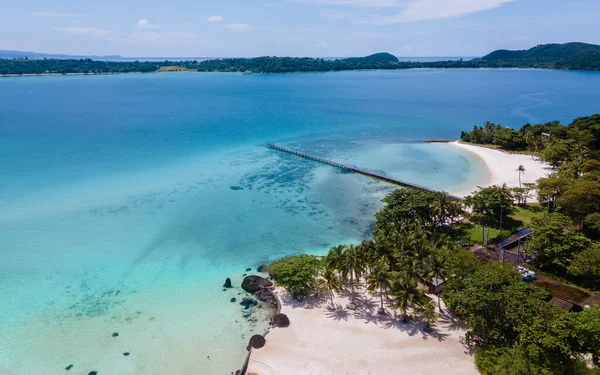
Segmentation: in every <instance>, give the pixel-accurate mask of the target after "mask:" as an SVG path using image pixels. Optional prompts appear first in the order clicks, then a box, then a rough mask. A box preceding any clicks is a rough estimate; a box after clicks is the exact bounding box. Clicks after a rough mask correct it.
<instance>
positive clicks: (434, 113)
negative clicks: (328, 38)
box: [0, 71, 600, 375]
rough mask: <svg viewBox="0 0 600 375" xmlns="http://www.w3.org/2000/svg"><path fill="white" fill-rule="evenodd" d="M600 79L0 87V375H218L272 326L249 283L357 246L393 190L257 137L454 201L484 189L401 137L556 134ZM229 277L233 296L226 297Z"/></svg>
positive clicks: (350, 78)
mask: <svg viewBox="0 0 600 375" xmlns="http://www.w3.org/2000/svg"><path fill="white" fill-rule="evenodd" d="M474 77H475V78H474ZM598 83H600V75H593V74H591V75H590V74H579V73H565V72H530V71H515V72H509V71H461V72H457V71H413V72H354V73H339V74H298V75H274V76H268V75H267V76H263V75H252V76H241V75H232V74H224V75H219V74H189V75H187V74H185V75H184V74H182V75H176V74H173V75H168V74H156V75H123V76H110V77H37V78H23V79H21V78H18V79H6V80H4V79H3V80H0V103H2V104H0V161H1V162H0V176H2V179H3V180H2V184H0V299H1V300H2V303H1V304H0V373H2V374H9V375H13V374H14V375H16V374H19V375H20V374H33V373H51V374H55V373H63V372H64V371H65V370H64V368H65V367H66V366H67V365H69V364H73V365H74V367H73V369H72V370H71V371H72V372H75V373H88V372H90V371H92V370H96V371H98V374H99V375H104V374H144V375H148V374H150V375H152V374H167V373H182V374H187V373H199V374H227V373H230V372H231V371H234V370H236V369H237V368H239V366H240V365H241V362H242V361H243V358H244V356H245V353H246V351H245V347H246V344H247V340H248V338H249V337H250V336H251V335H252V334H255V333H262V332H263V331H264V329H265V328H266V325H267V322H266V320H265V314H266V311H265V310H264V308H258V307H256V308H251V309H249V310H244V309H243V308H242V306H240V305H239V304H238V303H237V302H239V301H240V299H241V298H242V297H243V296H244V295H245V293H243V292H242V291H241V289H239V288H237V286H238V285H239V284H240V282H241V280H242V278H243V274H244V273H246V272H245V269H246V268H248V267H250V268H253V269H256V267H257V266H258V265H260V264H262V263H268V262H270V261H271V260H273V259H276V258H279V257H282V256H286V255H290V254H296V253H301V252H310V253H313V254H323V253H324V252H325V251H326V250H327V249H328V248H329V247H330V246H332V245H335V244H339V243H347V242H359V241H360V240H362V239H363V238H365V237H368V236H369V228H370V227H371V226H372V224H373V214H374V213H375V212H376V211H377V210H378V209H379V208H380V207H381V202H380V200H381V198H382V197H383V196H384V195H385V194H386V193H387V192H389V191H391V189H392V187H391V186H389V185H387V184H384V183H381V182H378V181H374V180H371V179H369V178H366V177H364V176H359V175H354V174H347V173H341V172H340V171H337V170H335V169H333V168H331V167H329V166H325V165H320V164H316V163H313V162H310V161H307V160H304V159H299V158H297V157H294V156H292V155H287V154H283V153H279V152H276V151H274V150H269V149H266V148H265V147H264V146H263V145H264V144H265V143H266V142H275V143H279V144H282V145H285V146H289V147H292V148H296V149H299V150H303V151H306V152H309V153H312V154H315V155H319V156H323V157H326V158H331V159H334V160H336V161H339V162H343V163H347V164H353V165H356V166H359V167H361V168H366V169H372V170H377V171H383V172H384V173H386V174H388V175H390V176H392V177H396V178H399V179H402V180H406V181H409V182H414V183H417V184H422V185H425V186H429V187H431V188H437V189H444V190H461V189H463V188H464V187H468V186H473V185H476V184H478V183H482V182H483V181H482V180H485V170H484V169H483V168H482V166H481V164H480V161H478V160H476V159H474V158H473V156H472V155H471V154H469V153H463V152H462V151H459V150H455V149H454V148H452V147H450V146H448V145H433V144H419V143H403V142H402V141H406V140H414V139H422V138H432V137H435V138H449V137H456V136H457V134H458V133H459V132H460V130H461V129H464V128H466V127H470V126H471V125H472V124H473V123H481V122H483V121H485V120H494V121H497V122H501V123H504V124H509V125H520V122H524V121H525V120H526V119H527V118H539V119H543V120H546V121H547V120H554V119H557V118H558V119H561V120H568V119H569V118H571V117H575V116H578V115H584V114H588V113H589V112H590V111H592V110H595V109H596V106H597V103H598V102H600V100H598V99H599V98H600V92H599V89H598V87H600V85H599V84H598ZM460 85H462V86H460ZM492 86H493V87H494V88H495V89H496V90H495V91H494V95H491V94H490V95H488V94H489V93H490V90H489V88H490V87H492ZM530 90H531V91H532V92H533V93H534V94H535V93H548V94H535V95H536V98H538V97H540V96H545V97H544V100H547V101H548V102H549V103H551V105H550V104H548V105H546V104H544V103H545V102H544V103H541V102H539V101H535V102H532V100H531V99H530V98H529V97H528V96H527V94H531V92H530ZM561 92H566V93H568V95H564V96H561V95H560V93H561ZM557 93H558V94H557ZM538 103H539V104H540V105H542V104H544V105H546V106H545V107H540V106H538ZM226 277H231V278H232V281H233V284H234V285H235V286H236V288H234V289H231V290H227V291H223V290H222V288H221V285H222V284H223V282H224V279H225V278H226ZM232 297H235V298H237V302H236V303H231V302H230V299H231V298H232ZM248 312H250V313H251V315H250V316H244V314H247V313H248ZM113 332H118V333H119V335H118V336H117V337H113V336H112V333H113ZM123 352H129V353H131V354H130V355H129V356H127V357H126V356H123V354H122V353H123Z"/></svg>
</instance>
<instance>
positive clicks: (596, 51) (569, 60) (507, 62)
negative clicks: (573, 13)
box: [481, 43, 600, 70]
mask: <svg viewBox="0 0 600 375" xmlns="http://www.w3.org/2000/svg"><path fill="white" fill-rule="evenodd" d="M481 60H483V61H489V62H492V61H494V62H499V63H501V64H503V65H504V66H507V67H508V66H510V67H527V68H546V69H572V70H600V46H598V45H595V44H587V43H565V44H543V45H539V46H536V47H533V48H530V49H528V50H522V51H508V50H497V51H494V52H492V53H490V54H489V55H487V56H484V57H482V58H481Z"/></svg>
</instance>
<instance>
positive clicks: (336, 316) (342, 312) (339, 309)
mask: <svg viewBox="0 0 600 375" xmlns="http://www.w3.org/2000/svg"><path fill="white" fill-rule="evenodd" d="M326 314H327V317H328V318H330V319H333V320H335V321H338V322H339V321H341V320H344V321H347V320H348V311H347V310H346V309H344V307H343V306H342V305H340V304H339V303H338V304H336V305H335V306H334V308H333V309H328V310H327V313H326Z"/></svg>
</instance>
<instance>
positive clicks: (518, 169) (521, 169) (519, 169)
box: [517, 164, 525, 187]
mask: <svg viewBox="0 0 600 375" xmlns="http://www.w3.org/2000/svg"><path fill="white" fill-rule="evenodd" d="M517 171H518V172H519V187H521V173H525V167H524V166H523V164H521V165H519V168H517Z"/></svg>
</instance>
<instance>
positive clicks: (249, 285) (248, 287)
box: [242, 275, 273, 293]
mask: <svg viewBox="0 0 600 375" xmlns="http://www.w3.org/2000/svg"><path fill="white" fill-rule="evenodd" d="M272 286H273V283H272V282H270V281H269V280H267V279H265V278H264V277H260V276H256V275H250V276H246V277H244V281H242V289H244V290H245V291H246V292H248V293H255V292H256V291H258V290H260V289H262V288H270V287H272Z"/></svg>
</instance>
